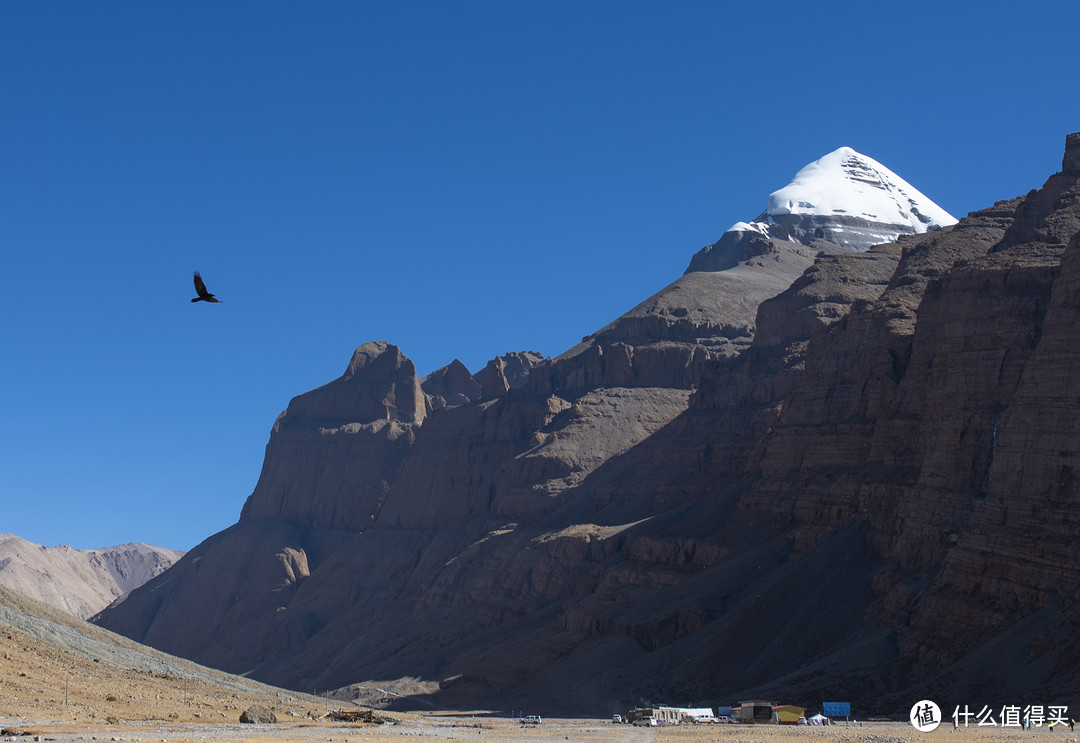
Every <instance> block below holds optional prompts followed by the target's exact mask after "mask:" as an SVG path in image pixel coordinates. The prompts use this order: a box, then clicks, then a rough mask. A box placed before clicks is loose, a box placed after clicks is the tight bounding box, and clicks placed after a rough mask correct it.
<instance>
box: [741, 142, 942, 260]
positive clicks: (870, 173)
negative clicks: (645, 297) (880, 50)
mask: <svg viewBox="0 0 1080 743" xmlns="http://www.w3.org/2000/svg"><path fill="white" fill-rule="evenodd" d="M956 221H957V220H956V218H955V217H953V216H952V215H951V214H949V213H948V212H947V211H945V210H944V209H942V208H941V207H940V206H938V205H937V204H935V203H934V202H933V201H931V200H930V199H929V198H927V197H926V196H924V195H923V194H922V193H921V192H920V191H919V190H918V189H916V188H915V187H914V186H912V185H911V184H910V183H908V182H907V181H905V180H904V179H903V178H901V177H900V176H898V175H896V174H895V173H893V172H892V171H891V170H889V169H888V168H886V167H885V166H884V165H882V164H881V163H879V162H877V161H876V160H874V159H873V158H870V157H867V156H866V155H862V154H859V153H858V152H856V151H855V150H853V149H851V148H850V147H841V148H840V149H838V150H835V151H833V152H830V153H829V154H828V155H825V156H824V157H822V158H821V159H820V160H816V161H815V162H812V163H810V164H809V165H807V166H806V167H805V168H803V169H802V170H800V171H799V172H798V173H796V174H795V178H794V179H793V180H792V181H791V183H789V184H788V185H786V186H784V187H783V188H781V189H780V190H779V191H774V192H773V193H772V194H771V195H770V196H769V208H768V209H766V210H765V212H764V213H762V214H761V215H760V216H759V217H758V218H757V219H755V220H754V221H753V222H737V223H736V224H735V225H733V226H732V227H731V229H730V230H728V231H729V232H744V231H755V232H760V233H761V234H763V235H765V236H766V237H770V238H775V239H780V240H792V241H796V242H801V243H804V244H807V245H810V244H813V243H814V242H815V241H817V240H825V241H826V242H830V243H834V244H836V245H839V246H841V247H845V248H847V249H849V250H866V249H867V248H869V247H870V246H871V245H876V244H879V243H883V242H891V241H893V240H895V239H896V238H897V237H898V236H899V235H902V234H918V233H922V232H926V231H927V230H931V229H940V228H942V227H948V226H949V225H953V224H956Z"/></svg>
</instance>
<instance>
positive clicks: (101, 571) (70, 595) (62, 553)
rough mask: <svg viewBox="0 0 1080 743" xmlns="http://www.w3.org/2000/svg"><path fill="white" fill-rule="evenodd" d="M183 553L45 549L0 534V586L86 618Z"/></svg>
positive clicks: (134, 548)
mask: <svg viewBox="0 0 1080 743" xmlns="http://www.w3.org/2000/svg"><path fill="white" fill-rule="evenodd" d="M183 554H184V553H183V552H178V551H176V550H170V549H165V548H163V547H154V546H152V545H149V544H124V545H120V546H118V547H105V548H103V549H96V550H77V549H71V547H66V546H61V547H46V546H44V545H40V544H34V543H33V542H27V541H26V540H25V539H22V538H20V537H17V536H15V535H14V534H0V585H4V586H7V587H8V588H11V589H13V590H15V591H19V592H20V593H24V594H26V595H27V596H29V597H30V598H33V599H37V600H38V601H41V602H43V603H46V604H48V605H49V606H53V607H55V608H57V609H63V610H64V611H66V612H68V613H69V614H72V615H74V616H76V617H78V618H79V619H87V618H89V617H90V616H93V615H94V614H96V613H98V612H99V611H101V610H102V609H104V608H105V607H106V606H108V605H109V604H110V603H112V602H113V600H115V599H116V598H118V597H120V596H122V595H124V594H125V593H127V592H128V591H131V590H132V589H135V588H138V587H139V586H141V585H142V584H143V583H145V582H146V581H148V580H150V579H151V578H153V577H154V576H157V575H160V574H161V573H163V572H164V571H165V570H166V569H167V568H168V567H169V566H170V565H172V564H173V563H174V562H176V561H177V560H178V559H180V557H181V556H182V555H183Z"/></svg>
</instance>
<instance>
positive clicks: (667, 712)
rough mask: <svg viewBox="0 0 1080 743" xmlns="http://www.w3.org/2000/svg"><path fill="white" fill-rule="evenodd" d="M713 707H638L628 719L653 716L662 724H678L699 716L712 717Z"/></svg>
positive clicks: (630, 720) (630, 713) (631, 712)
mask: <svg viewBox="0 0 1080 743" xmlns="http://www.w3.org/2000/svg"><path fill="white" fill-rule="evenodd" d="M712 716H713V711H712V707H663V706H660V707H638V708H636V709H632V710H630V712H629V714H628V715H627V716H626V717H627V721H629V722H633V721H634V720H638V719H641V718H643V717H652V718H654V719H655V720H656V721H657V722H658V723H659V724H661V725H678V724H679V723H682V722H689V721H690V720H693V719H694V718H697V717H712Z"/></svg>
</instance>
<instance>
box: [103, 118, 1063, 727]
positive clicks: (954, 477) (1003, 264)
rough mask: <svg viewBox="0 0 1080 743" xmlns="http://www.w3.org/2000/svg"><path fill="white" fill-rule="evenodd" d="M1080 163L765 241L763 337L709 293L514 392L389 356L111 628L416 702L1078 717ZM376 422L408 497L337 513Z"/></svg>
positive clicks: (645, 316) (654, 308)
mask: <svg viewBox="0 0 1080 743" xmlns="http://www.w3.org/2000/svg"><path fill="white" fill-rule="evenodd" d="M1078 146H1080V138H1077V137H1070V138H1069V139H1068V142H1067V151H1066V155H1065V160H1064V163H1063V171H1062V173H1060V174H1057V175H1055V176H1053V177H1051V178H1050V179H1049V181H1048V182H1047V184H1046V185H1045V186H1044V187H1043V188H1042V189H1039V190H1037V191H1034V192H1032V193H1030V194H1028V195H1026V196H1025V197H1023V198H1020V199H1014V200H1012V201H1005V202H999V203H998V204H995V205H994V206H992V207H990V208H988V209H985V210H983V211H980V212H975V213H973V214H971V215H969V216H968V217H967V218H965V219H963V220H961V221H960V223H959V224H957V225H956V226H954V227H952V228H949V229H943V230H938V231H932V232H927V233H926V234H923V235H916V236H911V237H906V238H903V239H901V240H899V241H898V242H895V243H891V244H887V245H881V246H878V247H874V248H872V249H870V250H868V251H866V252H863V253H858V254H844V255H823V256H817V257H816V258H814V257H813V256H811V255H810V254H809V252H808V251H807V252H805V253H804V252H800V251H805V250H806V246H787V247H785V246H783V245H778V244H777V243H776V241H765V242H762V243H760V244H758V243H755V244H756V245H757V246H758V248H757V249H760V251H761V252H760V254H757V255H754V256H749V255H747V254H746V253H745V252H743V253H742V254H741V255H738V254H732V255H733V257H732V258H729V259H725V260H733V261H734V263H733V265H731V266H728V268H729V269H730V268H739V267H745V270H746V272H747V273H748V274H753V275H755V281H758V280H759V279H761V277H762V276H765V275H768V274H770V273H773V272H774V273H775V274H776V275H778V276H780V279H779V280H778V281H777V282H776V283H775V284H774V289H775V291H773V293H772V294H768V291H766V290H764V289H763V290H762V292H761V295H760V297H761V298H760V299H757V300H756V302H757V304H756V305H754V313H753V317H751V318H750V319H745V318H746V313H747V312H749V307H743V306H741V305H740V304H739V302H738V301H737V300H735V299H730V298H729V299H723V300H718V299H717V298H715V297H708V296H705V297H702V296H699V293H698V289H702V287H704V286H706V283H707V282H710V281H715V284H716V285H717V286H720V285H721V284H726V285H729V286H730V285H734V282H736V281H737V276H736V275H731V276H726V277H723V278H718V277H708V278H706V279H704V280H703V281H704V282H705V283H701V284H693V285H692V284H691V283H689V282H695V281H697V279H695V278H692V277H694V276H695V275H696V273H697V272H692V273H690V274H688V275H687V277H684V278H685V279H687V281H688V283H685V284H680V283H679V282H676V284H675V285H672V286H671V287H668V289H666V290H664V291H663V292H661V293H660V294H658V295H657V296H656V297H654V298H652V299H650V300H649V301H648V302H647V303H645V305H643V307H642V310H641V312H640V313H639V314H637V315H635V314H634V313H633V312H632V313H629V314H628V316H627V317H625V318H620V320H619V321H616V322H615V323H612V325H610V326H608V327H607V328H604V329H602V330H601V331H599V332H598V333H596V334H594V335H593V336H590V337H589V338H587V339H586V340H585V342H583V344H581V345H580V346H579V347H577V348H575V349H573V350H572V351H571V352H568V353H567V354H564V355H563V356H561V357H559V358H557V359H554V360H551V361H545V362H542V363H539V364H537V365H535V366H533V367H531V368H530V369H529V373H528V375H527V377H525V378H524V380H523V382H522V383H521V384H520V385H517V386H515V385H514V384H512V383H511V379H510V375H508V374H507V373H506V370H505V368H506V367H505V366H503V367H500V365H499V364H498V363H496V364H494V365H493V368H492V373H491V374H489V375H488V376H486V377H485V379H484V380H483V381H482V382H480V381H478V380H477V379H476V378H473V380H472V382H470V381H469V379H468V377H467V376H466V371H463V370H462V369H461V368H457V367H454V366H453V365H452V367H447V369H446V371H445V373H443V374H441V375H440V376H439V377H438V378H437V379H436V378H435V376H434V375H433V376H432V377H429V378H428V379H427V380H425V381H423V382H421V381H420V380H418V379H417V378H416V376H415V371H414V370H411V368H410V367H411V365H410V364H408V363H406V360H404V359H403V357H402V356H400V352H399V351H397V349H394V348H393V347H391V346H389V345H386V344H381V345H378V346H377V347H368V348H367V350H365V352H364V362H363V363H362V364H358V365H355V369H354V373H353V374H352V376H351V377H349V378H348V379H343V380H341V381H339V382H337V383H332V384H331V385H328V386H327V387H326V388H321V389H320V390H316V391H313V392H312V393H308V395H309V396H310V397H309V399H306V400H304V401H301V402H297V401H294V403H295V408H294V406H293V405H292V404H291V405H290V411H292V412H288V411H287V412H286V414H285V416H284V418H283V419H282V420H280V421H279V424H281V425H280V426H278V427H276V428H275V432H274V434H273V436H272V437H271V444H270V446H269V447H268V461H269V459H270V452H271V448H272V447H277V446H278V442H276V441H275V438H281V439H282V442H284V441H285V440H286V438H287V436H289V435H294V434H295V435H296V436H303V437H306V438H305V439H303V440H304V441H306V442H307V443H305V444H304V445H303V446H298V447H297V449H296V450H295V451H293V452H287V451H286V450H285V449H273V451H274V457H275V458H278V457H285V458H291V459H292V460H293V461H294V462H295V463H296V464H297V468H296V471H295V472H294V471H292V469H291V468H288V467H284V466H283V465H282V464H274V465H273V466H271V465H269V464H268V465H267V467H264V472H263V478H261V479H260V483H259V486H258V487H257V488H256V492H255V493H254V494H253V495H252V497H251V499H249V502H248V505H247V506H246V507H245V510H244V515H243V518H242V519H241V522H240V523H239V524H237V525H236V526H235V527H233V528H232V529H230V530H227V531H226V532H223V533H222V534H220V535H215V537H212V538H211V539H209V540H207V542H205V543H204V544H203V545H200V546H199V547H198V548H196V549H195V550H193V551H192V552H191V553H190V554H189V555H188V556H186V557H185V558H184V559H183V560H181V561H180V563H178V564H177V566H175V567H174V568H172V569H171V570H170V571H169V573H168V574H167V575H166V576H164V577H162V578H159V579H157V580H156V581H152V582H151V583H150V584H148V585H147V586H146V587H144V588H143V589H141V590H139V591H136V592H134V593H133V594H132V595H131V596H130V597H129V598H128V599H127V600H126V601H125V602H123V604H121V605H119V606H117V607H114V608H113V609H111V610H109V611H108V612H106V613H104V614H103V615H102V617H101V621H102V622H103V623H105V624H106V625H107V626H110V627H114V628H118V629H120V630H122V631H123V632H125V633H128V634H131V635H132V636H135V637H137V638H140V639H143V638H144V639H146V640H147V641H150V642H152V643H153V644H160V645H161V646H163V647H165V648H167V649H172V650H174V651H176V652H182V653H183V654H186V655H189V656H190V657H194V658H195V659H198V660H203V661H206V662H213V663H215V664H219V665H221V666H222V667H224V668H226V669H230V670H243V671H244V672H247V673H250V674H252V675H254V676H255V677H258V678H262V679H269V680H273V681H275V682H277V683H281V684H285V685H289V686H293V687H296V688H306V687H315V686H319V687H323V686H343V685H345V684H349V683H353V682H356V681H358V680H364V679H389V678H402V677H411V678H418V679H423V680H424V681H427V682H438V684H439V686H440V690H439V691H438V692H435V693H433V694H432V695H430V696H428V697H425V698H423V699H414V700H412V703H413V704H417V705H424V704H430V705H436V706H443V707H447V706H450V707H453V706H461V707H469V708H475V707H476V706H477V705H483V706H485V707H488V708H506V709H516V708H520V706H521V700H523V699H528V700H530V703H532V704H536V705H544V706H545V707H547V708H550V709H557V710H559V711H561V712H566V713H570V712H576V713H590V714H598V713H600V712H610V710H611V709H621V708H622V707H624V706H626V705H631V704H636V703H639V702H643V701H656V702H659V701H665V700H668V701H670V700H673V699H686V698H693V699H701V700H716V701H718V702H723V703H726V702H732V701H737V700H739V699H740V698H752V697H754V698H769V697H773V696H776V697H778V698H784V699H790V700H793V701H798V702H800V703H805V704H814V703H820V701H821V700H822V699H826V698H842V699H849V700H851V701H852V702H853V705H854V706H855V708H856V709H861V710H865V711H866V713H867V714H893V713H899V714H906V711H907V710H908V709H909V708H910V705H911V703H912V700H913V699H922V698H935V699H941V700H942V701H944V702H945V704H946V705H947V704H952V703H955V704H964V703H969V704H970V703H973V700H977V703H979V704H989V705H994V704H1004V703H1010V704H1015V703H1026V704H1039V703H1042V704H1050V703H1055V704H1056V703H1065V704H1080V698H1075V697H1076V695H1075V694H1074V693H1072V692H1071V691H1070V690H1073V689H1076V688H1080V673H1078V671H1076V670H1075V669H1076V667H1077V666H1076V664H1075V663H1074V660H1076V659H1078V658H1080V645H1078V644H1077V642H1076V641H1075V640H1074V635H1075V632H1073V629H1074V628H1075V627H1076V626H1080V608H1078V604H1077V602H1076V596H1077V595H1080V580H1078V577H1080V576H1078V575H1077V570H1076V568H1075V560H1074V559H1073V557H1074V552H1075V547H1074V545H1075V543H1076V537H1077V536H1078V534H1077V532H1076V529H1077V525H1076V524H1077V520H1076V519H1074V518H1073V517H1072V516H1071V515H1070V514H1071V512H1072V511H1073V510H1075V509H1074V506H1075V504H1076V500H1077V498H1078V497H1080V493H1078V490H1077V488H1078V487H1080V477H1078V476H1077V475H1076V472H1080V469H1078V466H1080V462H1078V461H1076V460H1077V458H1078V457H1080V454H1078V452H1080V438H1077V437H1078V436H1080V431H1078V430H1077V429H1078V426H1076V425H1075V420H1076V419H1077V417H1078V416H1077V413H1078V412H1080V410H1078V408H1077V402H1076V401H1077V400H1078V399H1080V390H1073V389H1072V388H1073V386H1075V385H1076V384H1080V381H1078V380H1077V379H1076V375H1075V374H1073V373H1072V371H1071V370H1072V368H1073V367H1074V366H1075V364H1074V363H1073V361H1074V359H1073V355H1074V353H1073V351H1072V347H1073V346H1074V345H1075V344H1074V343H1073V342H1072V341H1073V339H1075V337H1076V335H1077V332H1078V331H1080V327H1078V326H1077V322H1078V321H1080V318H1078V316H1077V311H1076V307H1077V302H1078V301H1080V258H1078V257H1077V256H1078V255H1080V238H1078V237H1077V236H1076V235H1077V232H1078V231H1080V199H1078V198H1077V196H1078V195H1080V186H1078V180H1080V172H1078V171H1080V167H1078V166H1077V162H1080V156H1078V155H1077V147H1078ZM727 247H728V248H731V247H732V246H727ZM733 249H734V248H733ZM740 249H741V250H743V251H745V250H746V249H747V245H742V246H741V248H740ZM755 260H758V261H760V263H759V264H758V265H756V266H755V265H753V262H754V261H755ZM799 263H802V264H803V265H802V266H801V267H798V268H796V265H797V264H799ZM788 275H790V276H791V278H790V280H788V281H787V283H785V282H784V280H783V277H784V276H788ZM792 282H794V283H792ZM750 283H754V282H750ZM758 283H759V284H761V283H763V282H761V281H758ZM694 287H696V288H694ZM692 288H693V290H691V289H692ZM684 290H685V291H684ZM749 290H750V289H747V291H749ZM754 291H756V289H755V290H754ZM769 291H772V290H769ZM766 295H768V296H766ZM688 297H692V299H690V298H688ZM713 303H716V304H713ZM720 304H723V305H724V306H725V309H724V310H723V311H720V310H716V309H715V308H717V307H719V306H720ZM680 305H683V306H682V307H681V308H680ZM733 308H734V309H733ZM728 309H733V311H732V312H731V313H730V314H727V315H726V318H727V319H724V320H723V321H722V322H721V321H720V320H719V318H720V317H721V316H722V315H724V313H726V312H727V311H728ZM681 310H685V312H682V311H681ZM737 317H741V318H744V319H745V328H747V329H749V330H748V332H747V333H746V334H745V335H738V334H737V333H733V334H732V337H738V338H740V339H741V340H739V342H738V345H739V348H729V347H726V346H725V345H724V344H725V343H726V342H727V341H725V340H722V339H725V338H727V336H726V335H725V332H727V331H726V330H725V328H726V327H728V326H730V327H737V326H738V322H743V320H739V321H738V322H736V318H737ZM728 340H730V339H728ZM353 367H354V365H350V369H353ZM495 368H498V369H499V371H500V372H501V379H500V374H498V373H494V371H495ZM376 370H384V372H379V373H376ZM347 375H348V373H347ZM493 379H494V381H492V380H493ZM661 383H662V384H661ZM424 385H427V387H426V388H425V387H424ZM477 388H479V390H478V389H477ZM417 389H419V390H420V392H421V393H423V392H426V393H427V396H426V399H427V400H428V401H429V402H428V403H427V404H426V406H421V405H420V398H419V397H417V392H416V390H417ZM346 392H347V393H348V394H346ZM357 396H358V397H359V401H357V400H356V399H354V398H356V397H357ZM436 397H438V398H441V401H442V402H441V403H440V404H436V403H434V402H431V401H432V400H434V399H435V398H436ZM399 400H400V401H401V403H400V405H401V407H400V408H399V407H398V406H399ZM466 400H467V401H468V402H466ZM349 406H352V407H349ZM337 409H345V410H349V411H351V412H350V414H349V415H346V416H340V415H332V414H331V413H332V411H333V410H337ZM393 425H396V426H397V429H398V430H399V431H400V433H399V434H398V436H397V438H394V439H391V437H390V435H389V431H390V430H391V426H393ZM294 426H295V429H294V428H293V427H294ZM354 429H355V430H356V431H358V432H359V431H370V435H368V436H367V438H365V439H363V442H364V443H362V444H359V445H357V447H356V448H355V449H354V450H351V451H349V452H347V453H346V455H345V456H342V457H341V459H340V462H341V466H342V467H343V468H344V467H351V468H355V472H356V473H368V472H374V473H376V474H375V476H376V477H377V479H376V480H374V481H372V480H364V481H363V482H361V481H360V480H359V479H358V480H357V481H356V482H355V483H353V487H354V488H355V493H346V492H343V491H334V488H340V487H341V485H340V483H339V482H337V481H336V480H337V479H336V478H335V482H325V483H323V482H319V481H318V480H317V477H318V473H319V472H321V471H323V470H324V469H325V468H326V467H328V466H330V463H331V462H332V461H335V460H334V459H333V458H334V457H336V456H337V454H336V453H331V452H330V450H331V449H332V448H334V447H335V446H339V443H338V442H339V441H353V440H355V441H361V440H360V439H338V438H335V437H338V436H342V435H343V434H344V435H346V436H348V435H358V434H351V433H349V432H350V431H353V430H354ZM325 432H329V433H325ZM298 440H299V439H298ZM397 446H400V447H401V449H400V450H399V449H397V448H395V447H397ZM313 456H315V457H321V458H322V459H316V460H312V459H311V458H312V457H313ZM284 461H286V459H282V462H284ZM309 461H316V462H317V464H316V465H314V466H311V467H310V468H309V469H308V470H307V474H306V475H303V477H301V476H300V474H299V473H302V472H304V471H305V469H304V468H305V467H306V466H307V465H306V464H305V463H306V462H309ZM278 467H280V469H277V468H278ZM352 476H353V475H351V474H348V473H345V472H343V474H342V477H343V478H347V477H352ZM365 477H367V475H366V474H365ZM303 478H307V479H306V480H305V479H303ZM313 478H314V479H313ZM373 483H375V484H377V485H378V486H377V487H375V486H374V485H373ZM383 483H384V484H383ZM294 490H295V491H296V493H295V494H293V491H294ZM324 498H325V500H324ZM294 500H295V501H296V503H297V504H299V505H294V504H293V501H294ZM338 500H341V501H343V504H342V505H341V506H336V507H332V504H333V503H334V502H335V501H338ZM195 616H198V618H199V620H200V623H196V622H195V621H193V620H194V617H195ZM207 629H209V632H207V631H206V630H207ZM568 679H572V680H573V683H572V684H570V683H568V682H567V680H568ZM407 703H409V702H408V700H401V701H399V704H407ZM943 706H944V705H943Z"/></svg>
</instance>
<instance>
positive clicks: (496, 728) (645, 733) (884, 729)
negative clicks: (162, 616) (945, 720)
mask: <svg viewBox="0 0 1080 743" xmlns="http://www.w3.org/2000/svg"><path fill="white" fill-rule="evenodd" d="M390 717H391V718H392V721H391V722H389V723H386V724H381V725H372V724H334V723H329V722H318V721H306V722H300V721H291V722H282V723H278V724H277V725H241V724H239V723H220V722H219V723H214V722H201V721H195V722H143V723H138V724H136V723H117V724H114V725H107V724H106V725H103V724H99V723H78V724H71V723H48V722H41V723H30V722H29V721H25V720H24V721H23V722H21V723H20V722H19V721H13V720H5V719H3V718H0V726H3V727H4V728H12V730H11V731H10V732H9V733H8V734H7V735H5V736H4V737H3V740H19V739H21V740H43V741H58V742H60V743H66V742H68V741H141V742H142V743H147V742H148V741H149V742H152V741H162V742H164V743H188V742H189V741H190V742H191V743H202V742H203V741H210V742H211V743H213V742H215V741H216V742H220V743H233V742H234V741H235V742H238V743H239V742H240V741H243V742H245V743H277V742H278V741H326V742H327V743H331V742H333V743H405V741H408V740H412V739H416V738H420V739H423V738H428V739H433V740H446V741H476V742H477V743H481V742H485V741H486V742H487V743H556V742H557V741H574V742H575V743H726V742H728V741H730V742H731V743H908V742H910V743H916V742H918V741H925V742H926V743H933V741H941V743H944V742H945V741H947V740H965V739H966V740H969V741H990V742H991V743H1020V741H1025V742H1030V741H1032V740H1036V741H1037V740H1046V741H1050V740H1061V741H1063V743H1064V742H1065V741H1068V742H1069V743H1076V741H1078V739H1080V732H1077V733H1070V732H1069V730H1068V728H1065V729H1064V732H1062V730H1061V729H1059V730H1057V731H1051V730H1047V729H1046V728H1042V729H1035V730H1031V731H1026V732H1025V731H1019V730H1000V729H990V730H987V729H976V728H974V727H972V728H969V729H967V730H963V729H961V730H960V731H958V732H957V731H954V730H953V729H952V728H951V727H948V726H943V727H941V728H939V729H938V730H936V731H934V732H932V733H920V732H918V731H916V730H915V729H914V728H912V727H911V726H910V725H908V724H906V723H895V722H894V723H861V724H854V723H852V724H848V725H844V724H840V725H834V726H831V727H821V728H808V727H791V726H778V725H680V726H675V727H657V728H641V727H632V726H630V725H625V724H624V725H617V724H614V723H611V722H605V721H602V720H564V719H555V720H551V719H548V720H544V722H543V724H542V725H540V726H537V727H523V726H522V725H520V724H518V723H517V722H516V721H514V720H509V719H505V718H491V717H485V716H481V715H468V714H455V713H423V714H410V713H394V714H391V715H390ZM11 732H20V733H24V734H27V735H29V736H30V737H24V738H15V737H11V736H10V733H11Z"/></svg>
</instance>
